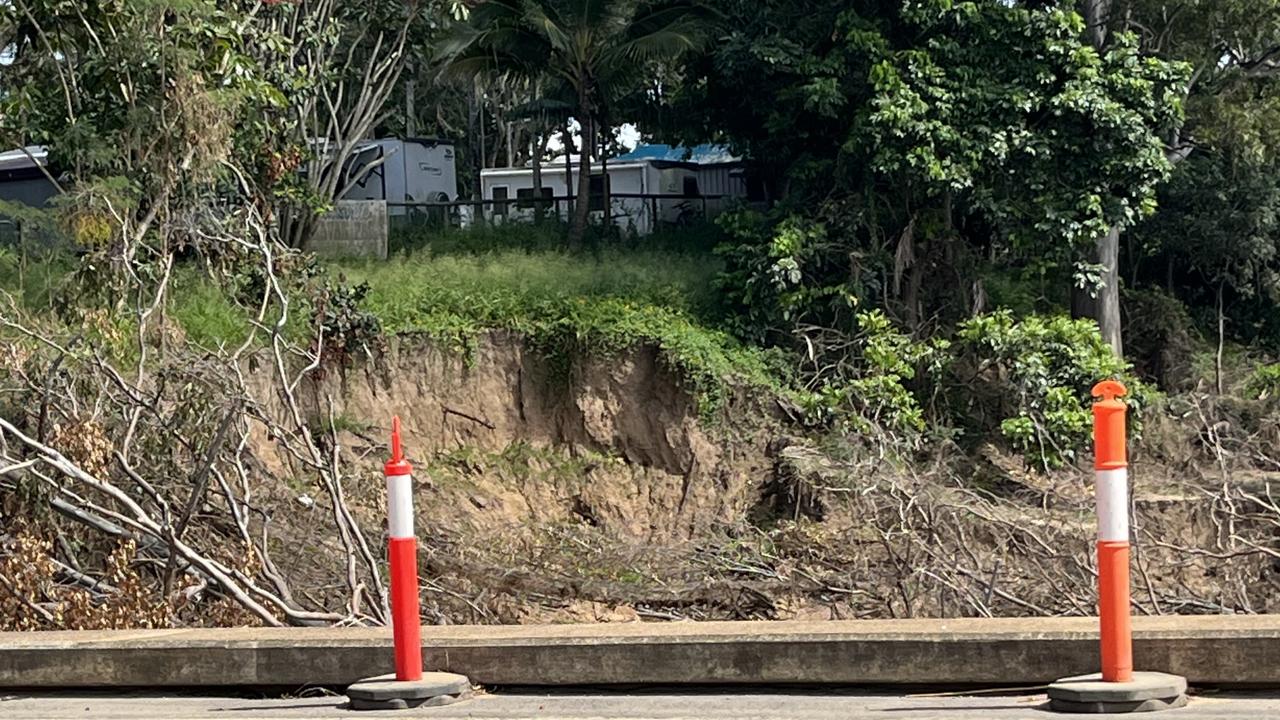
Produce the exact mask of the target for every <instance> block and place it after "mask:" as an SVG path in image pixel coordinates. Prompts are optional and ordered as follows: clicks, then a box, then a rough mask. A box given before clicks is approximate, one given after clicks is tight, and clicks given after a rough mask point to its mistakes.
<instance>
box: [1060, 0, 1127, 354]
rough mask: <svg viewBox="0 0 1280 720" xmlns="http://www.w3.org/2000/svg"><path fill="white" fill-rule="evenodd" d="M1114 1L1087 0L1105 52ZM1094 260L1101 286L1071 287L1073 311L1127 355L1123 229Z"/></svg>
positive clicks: (1111, 234)
mask: <svg viewBox="0 0 1280 720" xmlns="http://www.w3.org/2000/svg"><path fill="white" fill-rule="evenodd" d="M1111 4H1112V0H1084V2H1083V5H1084V7H1083V8H1082V9H1083V14H1084V19H1085V33H1086V34H1087V37H1088V40H1089V43H1090V44H1091V45H1093V47H1094V49H1095V50H1097V51H1098V53H1099V54H1101V53H1103V52H1105V51H1106V44H1107V21H1108V19H1109V18H1110V16H1111ZM1092 260H1093V262H1094V263H1096V264H1098V265H1101V266H1102V267H1103V271H1102V287H1101V288H1097V289H1096V293H1097V295H1096V296H1095V295H1094V294H1093V293H1094V292H1095V289H1094V288H1080V287H1075V286H1072V289H1071V314H1072V315H1074V316H1075V317H1089V318H1093V319H1094V320H1095V321H1096V322H1097V323H1098V330H1099V332H1101V333H1102V339H1103V340H1105V341H1106V343H1107V344H1108V345H1110V346H1111V349H1112V350H1114V351H1115V353H1116V355H1117V356H1118V357H1124V342H1123V341H1122V339H1121V335H1120V272H1119V270H1120V229H1119V228H1118V227H1113V228H1111V229H1110V230H1108V231H1107V233H1106V234H1105V235H1103V236H1102V237H1100V238H1098V239H1097V240H1096V241H1095V243H1094V252H1093V257H1092Z"/></svg>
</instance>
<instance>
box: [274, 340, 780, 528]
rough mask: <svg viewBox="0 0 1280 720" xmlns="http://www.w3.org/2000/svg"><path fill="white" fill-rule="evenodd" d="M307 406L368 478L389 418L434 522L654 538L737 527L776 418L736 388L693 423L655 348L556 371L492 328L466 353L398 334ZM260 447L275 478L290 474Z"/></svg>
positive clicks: (761, 470)
mask: <svg viewBox="0 0 1280 720" xmlns="http://www.w3.org/2000/svg"><path fill="white" fill-rule="evenodd" d="M301 404H302V405H303V407H304V408H305V409H306V411H307V412H308V413H310V414H311V415H312V417H313V420H312V422H311V424H312V425H313V426H314V427H316V428H318V429H321V430H323V429H324V428H325V427H326V426H329V425H330V421H329V418H332V419H333V420H332V426H333V427H337V428H338V429H339V433H338V437H339V440H340V445H341V448H340V450H341V452H344V453H348V454H350V455H351V456H352V459H354V460H355V461H356V466H357V467H360V468H363V469H364V470H365V471H367V472H366V473H365V476H366V479H367V478H368V477H370V476H374V477H376V472H377V469H378V468H379V467H380V466H379V462H380V461H381V459H382V456H383V455H384V454H385V450H384V449H383V448H385V444H386V439H387V434H388V431H389V427H390V421H391V417H392V416H393V415H398V416H399V417H400V419H401V423H402V427H403V432H404V442H405V444H406V447H407V450H408V453H409V457H410V460H411V461H413V462H414V463H415V465H416V466H417V468H418V473H417V478H418V481H419V491H420V492H419V496H418V500H419V512H420V514H422V515H423V520H424V521H426V522H427V523H428V524H443V525H446V526H449V525H455V524H458V523H464V522H470V523H482V524H485V525H487V526H488V527H489V528H491V529H498V528H501V527H506V528H508V529H509V530H512V531H518V530H523V529H527V528H528V527H529V526H530V525H531V524H539V523H550V522H561V521H565V522H586V523H589V524H591V525H593V526H596V527H599V528H601V529H602V530H605V531H607V532H610V533H612V534H616V535H618V536H621V537H629V538H633V539H643V540H654V541H666V540H672V539H689V538H693V537H696V536H698V535H700V534H704V533H706V532H708V531H711V530H712V529H714V528H716V527H717V526H723V525H727V524H734V523H737V522H739V521H740V520H741V519H742V518H743V517H745V516H746V515H747V514H748V512H749V511H750V510H751V509H752V507H753V506H754V505H755V504H756V503H758V502H759V500H760V497H761V493H762V489H763V488H764V487H765V486H767V484H768V482H769V480H770V478H771V476H772V472H773V461H772V459H771V458H770V448H771V446H772V445H773V443H774V440H775V438H776V437H777V434H778V423H777V422H776V420H775V418H774V416H775V415H776V414H777V412H776V408H773V407H771V405H770V402H769V400H768V399H767V398H760V397H751V396H749V395H748V394H746V393H740V394H738V395H737V396H735V397H731V398H729V399H728V401H727V403H726V405H725V407H724V408H722V414H723V417H724V421H712V422H707V421H705V420H702V419H700V418H699V416H698V409H697V406H696V403H695V401H694V398H693V397H692V396H691V395H690V394H689V393H688V392H687V391H686V390H685V389H684V388H683V386H682V385H681V383H680V381H679V378H678V377H677V376H676V375H674V374H673V373H672V372H671V371H670V370H668V369H667V368H665V367H664V366H663V364H662V363H661V361H660V359H659V354H658V351H657V350H656V349H655V348H652V347H642V348H637V349H635V350H634V351H632V352H628V353H624V354H623V355H621V356H619V357H616V358H610V359H590V360H584V361H582V362H580V363H578V364H577V365H576V366H575V367H573V368H571V369H568V370H557V369H556V368H554V367H553V366H552V365H551V364H550V363H549V362H548V361H547V359H545V358H544V357H543V356H542V355H540V354H539V353H537V352H535V351H532V350H530V349H529V347H527V345H526V344H525V343H524V342H523V340H522V339H521V338H520V337H518V336H515V335H512V334H509V333H497V332H495V333H490V334H486V335H483V336H481V337H480V338H479V339H478V340H477V342H476V345H475V347H474V350H473V351H472V352H470V353H459V352H457V351H455V350H452V349H449V348H442V347H441V346H440V345H439V344H437V343H432V342H429V341H426V340H423V339H420V338H412V337H409V338H406V337H399V338H393V339H392V341H391V344H390V347H389V348H388V349H387V352H386V353H385V354H384V355H383V356H382V357H380V358H379V359H378V360H377V362H375V363H370V364H367V365H362V366H358V367H354V368H350V369H348V370H347V371H346V372H345V373H336V372H328V373H326V374H325V375H324V376H323V377H322V378H321V379H319V380H318V381H317V380H309V381H307V382H305V383H304V386H303V388H302V401H301ZM262 440H264V441H265V438H262ZM261 445H262V448H263V450H264V451H265V452H263V453H262V456H263V457H264V459H265V460H267V462H268V464H269V465H271V466H272V467H273V468H274V470H275V472H276V473H278V474H282V475H287V474H289V473H290V472H292V469H291V468H290V467H289V463H288V462H287V459H286V458H281V457H279V456H277V455H275V454H274V453H273V452H272V451H271V449H270V443H267V442H263V443H262V444H261Z"/></svg>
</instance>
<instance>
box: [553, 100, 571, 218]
mask: <svg viewBox="0 0 1280 720" xmlns="http://www.w3.org/2000/svg"><path fill="white" fill-rule="evenodd" d="M562 137H563V139H564V197H565V201H564V219H565V220H568V219H570V218H572V217H573V200H572V199H571V198H572V197H573V131H572V130H571V129H570V128H569V120H568V119H567V118H566V119H565V121H564V134H563V135H562ZM556 209H557V210H558V209H559V207H557V208H556Z"/></svg>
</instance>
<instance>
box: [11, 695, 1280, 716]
mask: <svg viewBox="0 0 1280 720" xmlns="http://www.w3.org/2000/svg"><path fill="white" fill-rule="evenodd" d="M345 702H346V698H344V697H342V696H335V695H315V696H306V697H284V698H280V697H275V698H266V699H263V698H251V697H249V698H246V697H201V696H183V695H160V694H132V695H120V694H108V693H102V694H97V693H88V692H81V693H69V692H63V693H51V694H17V693H6V692H4V691H0V718H3V719H4V720H70V719H72V718H74V719H75V720H85V719H87V718H92V719H94V720H98V719H101V720H125V719H126V718H128V719H129V720H134V719H137V720H151V719H154V720H160V719H161V718H163V719H164V720H249V719H250V718H262V719H274V718H282V719H283V718H309V719H310V720H326V719H328V718H346V719H348V720H350V719H351V718H392V717H395V718H440V719H443V720H461V719H463V718H478V719H487V720H524V719H526V718H527V719H529V720H757V719H758V720H764V719H765V718H768V719H770V720H772V719H774V718H794V719H795V720H849V719H850V718H881V719H883V720H1015V719H1020V718H1026V719H1029V720H1046V719H1048V718H1052V717H1055V714H1053V713H1050V712H1048V711H1047V710H1045V709H1044V707H1043V706H1044V703H1045V698H1044V695H1032V694H1024V695H967V696H957V695H887V694H886V695H867V694H857V693H851V692H845V693H842V692H832V691H826V690H808V691H753V690H749V691H738V692H734V691H729V690H724V689H719V690H709V691H696V692H695V691H687V690H665V691H663V690H657V691H644V692H635V693H624V692H598V691H583V692H559V693H555V694H545V693H536V692H505V693H488V694H485V693H482V694H478V695H477V696H475V697H473V698H472V699H470V700H467V701H465V702H460V703H456V704H454V705H449V706H446V707H437V708H420V709H416V710H401V711H384V712H353V711H351V710H347V709H346V708H345ZM1058 717H1061V716H1058ZM1091 717H1096V718H1108V717H1110V718H1118V717H1135V716H1132V715H1131V716H1120V715H1093V716H1091ZM1136 717H1145V718H1151V719H1152V720H1166V719H1167V720H1190V719H1192V718H1194V719H1196V720H1255V719H1260V718H1280V694H1274V693H1273V694H1269V695H1264V694H1239V693H1236V694H1228V693H1220V694H1207V695H1200V696H1197V697H1194V698H1193V699H1192V701H1191V703H1190V704H1189V705H1188V706H1187V707H1185V708H1181V709H1178V710H1169V711H1165V712H1161V713H1157V714H1154V715H1153V714H1144V715H1139V716H1136Z"/></svg>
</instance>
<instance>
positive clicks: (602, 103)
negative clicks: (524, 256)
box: [441, 0, 710, 245]
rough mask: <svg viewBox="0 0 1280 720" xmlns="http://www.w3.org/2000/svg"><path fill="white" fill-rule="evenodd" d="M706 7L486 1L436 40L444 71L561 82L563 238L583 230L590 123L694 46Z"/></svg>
mask: <svg viewBox="0 0 1280 720" xmlns="http://www.w3.org/2000/svg"><path fill="white" fill-rule="evenodd" d="M709 16H710V11H709V10H708V9H707V8H706V7H705V6H704V5H701V4H700V3H698V2H696V1H695V0H675V1H670V2H654V1H652V0H487V1H486V2H483V3H481V4H480V5H478V6H477V7H476V8H475V9H474V10H472V12H471V18H470V20H469V21H468V22H467V23H466V24H465V25H463V26H460V27H459V28H458V29H457V31H456V32H455V33H454V34H453V35H452V36H451V37H450V38H449V39H448V40H446V42H445V43H444V45H443V46H442V51H441V55H442V56H443V59H444V60H445V61H446V62H447V68H448V71H449V72H453V73H471V74H480V73H488V72H495V71H498V72H510V73H518V74H525V75H528V76H530V77H544V78H548V79H550V80H552V81H555V80H558V81H560V82H562V83H564V84H566V85H567V86H568V88H569V90H570V92H571V97H572V98H573V103H574V106H575V108H574V116H575V118H576V119H577V120H578V124H579V125H580V127H581V135H582V152H581V154H580V157H579V161H578V162H579V165H578V178H577V180H578V191H577V196H578V199H577V202H576V204H575V208H574V210H575V212H574V216H573V224H572V226H571V227H570V231H569V242H570V244H571V245H577V244H579V243H580V242H581V241H582V236H583V233H584V232H585V230H586V225H587V218H588V213H589V211H590V205H589V203H588V200H589V196H590V191H591V154H592V147H593V145H594V143H593V138H594V137H595V129H596V123H597V121H598V120H599V119H600V114H601V112H602V111H603V110H604V108H605V107H606V106H607V103H608V101H609V99H610V98H613V97H617V96H619V95H621V94H623V93H625V92H626V90H627V89H628V88H629V87H630V86H634V85H636V84H638V83H640V82H642V80H643V75H642V72H643V71H644V70H646V69H649V68H652V67H653V66H654V65H656V64H657V63H661V62H671V61H674V60H676V59H678V58H679V57H680V56H682V55H684V54H685V53H688V52H691V51H694V50H696V49H698V48H699V47H700V45H701V42H702V39H703V30H704V29H705V28H706V27H707V19H708V18H709Z"/></svg>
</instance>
